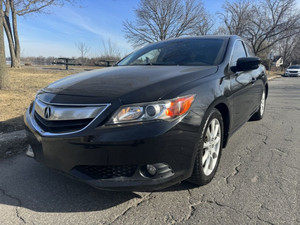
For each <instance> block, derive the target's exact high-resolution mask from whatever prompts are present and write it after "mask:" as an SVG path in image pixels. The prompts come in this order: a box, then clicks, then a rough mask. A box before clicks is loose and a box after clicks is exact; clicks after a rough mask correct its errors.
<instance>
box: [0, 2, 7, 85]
mask: <svg viewBox="0 0 300 225" xmlns="http://www.w3.org/2000/svg"><path fill="white" fill-rule="evenodd" d="M1 11H2V0H0V12H1ZM2 23H3V15H2V14H0V24H2ZM7 86H8V79H7V71H6V59H5V49H4V37H3V28H2V26H0V89H5V88H7Z"/></svg>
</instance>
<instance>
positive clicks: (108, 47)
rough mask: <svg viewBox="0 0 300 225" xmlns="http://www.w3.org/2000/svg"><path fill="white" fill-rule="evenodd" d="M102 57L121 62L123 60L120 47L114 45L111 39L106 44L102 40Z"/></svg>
mask: <svg viewBox="0 0 300 225" xmlns="http://www.w3.org/2000/svg"><path fill="white" fill-rule="evenodd" d="M101 57H102V58H105V59H111V60H119V59H121V53H120V51H119V50H118V46H117V45H116V44H114V43H112V42H111V40H110V39H108V40H107V41H106V42H105V41H104V40H102V51H101Z"/></svg>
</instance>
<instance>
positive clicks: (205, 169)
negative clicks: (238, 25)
mask: <svg viewBox="0 0 300 225" xmlns="http://www.w3.org/2000/svg"><path fill="white" fill-rule="evenodd" d="M223 130H224V128H223V119H222V115H221V113H220V112H219V111H218V110H217V109H214V110H213V111H212V112H211V113H210V115H209V116H208V118H207V119H206V121H205V125H204V130H203V132H202V135H201V137H200V141H199V143H198V147H197V148H198V149H197V151H198V152H197V155H196V160H195V165H194V170H193V174H192V176H191V177H190V178H189V181H190V182H192V183H195V184H197V185H204V184H207V183H209V182H210V181H211V180H212V179H213V177H214V175H215V173H216V171H217V168H218V165H219V162H220V158H221V151H222V143H223V134H224V131H223Z"/></svg>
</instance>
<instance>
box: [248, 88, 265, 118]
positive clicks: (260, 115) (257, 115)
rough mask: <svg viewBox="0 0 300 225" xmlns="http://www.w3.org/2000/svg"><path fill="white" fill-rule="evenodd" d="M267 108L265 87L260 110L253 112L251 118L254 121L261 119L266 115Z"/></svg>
mask: <svg viewBox="0 0 300 225" xmlns="http://www.w3.org/2000/svg"><path fill="white" fill-rule="evenodd" d="M265 109H266V91H265V89H264V90H263V93H262V95H261V100H260V105H259V108H258V110H257V111H256V112H255V113H254V114H253V116H252V117H251V119H250V120H252V121H257V120H261V119H262V118H263V117H264V114H265Z"/></svg>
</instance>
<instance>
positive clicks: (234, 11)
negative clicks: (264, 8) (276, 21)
mask: <svg viewBox="0 0 300 225" xmlns="http://www.w3.org/2000/svg"><path fill="white" fill-rule="evenodd" d="M222 8H223V10H224V12H223V13H219V15H220V17H221V20H222V21H223V22H224V26H223V28H225V30H226V31H225V32H226V33H227V34H230V35H234V34H235V35H239V36H244V35H245V33H246V31H247V29H248V27H249V26H251V17H252V10H253V9H252V4H251V2H250V1H248V0H238V1H235V2H229V1H227V0H226V1H225V3H224V4H223V6H222ZM223 32H224V30H223Z"/></svg>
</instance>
